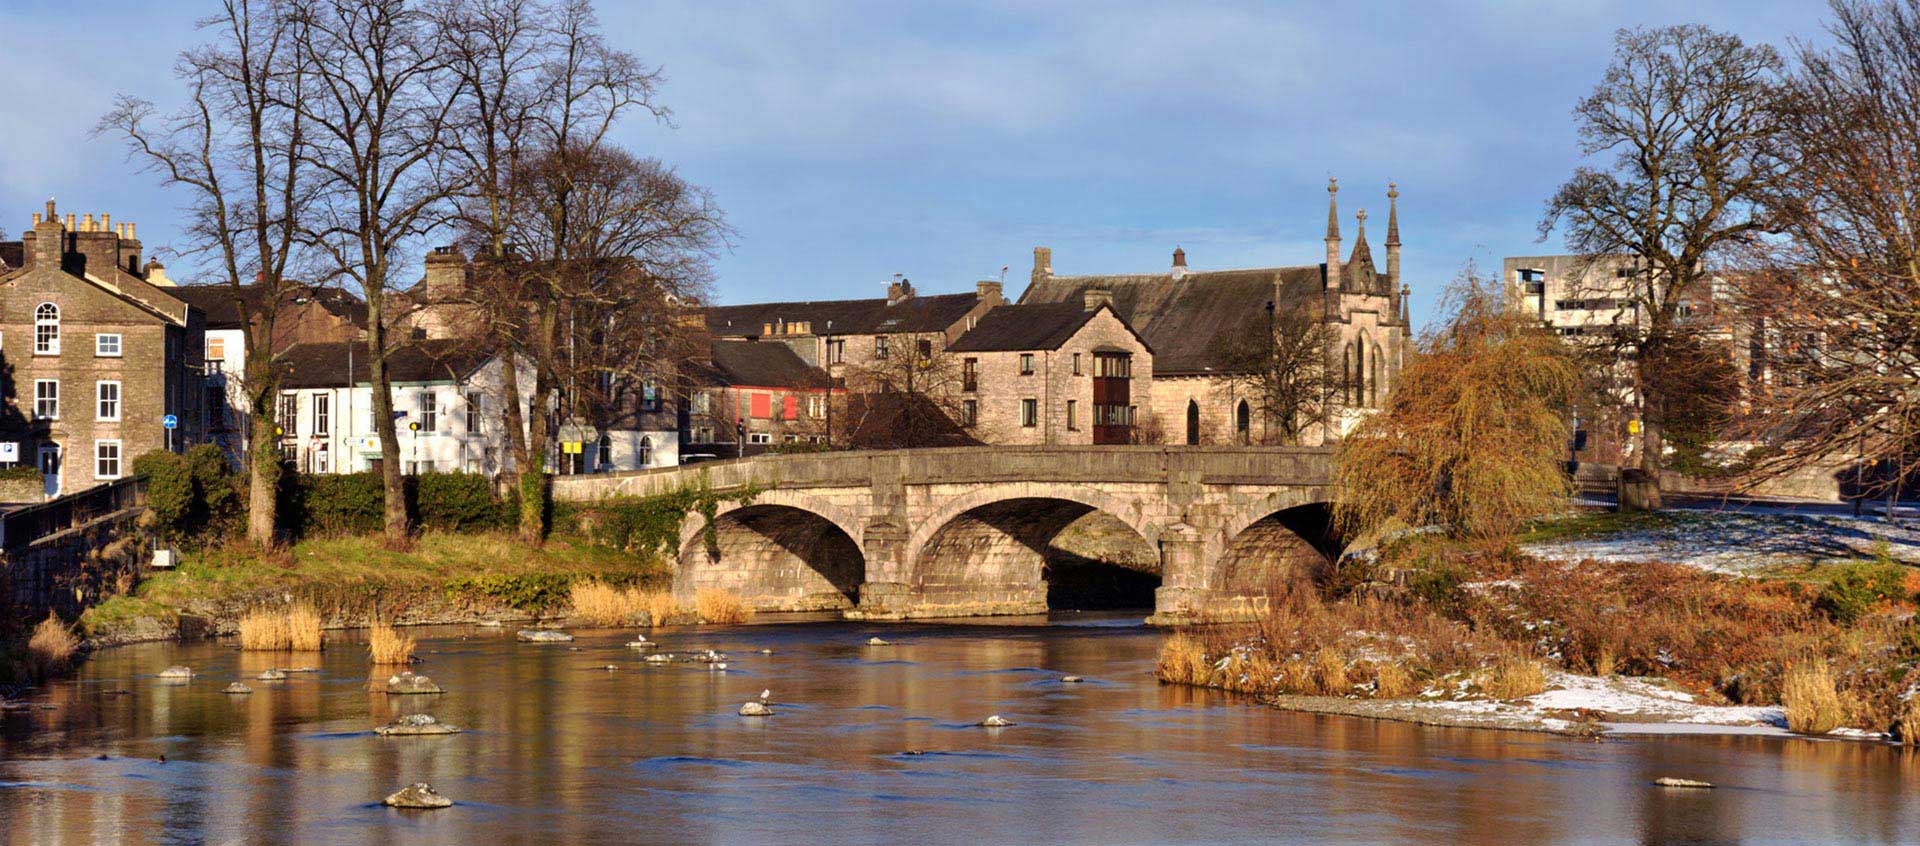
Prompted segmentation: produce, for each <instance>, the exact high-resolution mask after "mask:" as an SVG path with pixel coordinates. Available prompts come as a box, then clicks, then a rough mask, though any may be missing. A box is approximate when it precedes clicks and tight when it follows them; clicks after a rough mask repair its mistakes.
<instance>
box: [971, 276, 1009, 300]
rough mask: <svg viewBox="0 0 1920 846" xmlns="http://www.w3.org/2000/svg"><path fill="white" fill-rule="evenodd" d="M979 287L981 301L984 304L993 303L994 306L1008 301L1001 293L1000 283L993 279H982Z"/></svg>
mask: <svg viewBox="0 0 1920 846" xmlns="http://www.w3.org/2000/svg"><path fill="white" fill-rule="evenodd" d="M977 287H978V288H979V291H980V299H981V300H982V301H984V302H990V303H993V304H994V305H999V304H1000V303H1002V302H1004V301H1005V300H1006V298H1005V297H1004V296H1003V295H1002V294H1001V293H1000V291H1001V286H1000V283H999V282H996V281H994V280H992V279H982V280H980V282H979V283H978V286H977Z"/></svg>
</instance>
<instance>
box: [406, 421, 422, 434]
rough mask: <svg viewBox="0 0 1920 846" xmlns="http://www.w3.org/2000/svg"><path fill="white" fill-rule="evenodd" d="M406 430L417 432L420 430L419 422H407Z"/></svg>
mask: <svg viewBox="0 0 1920 846" xmlns="http://www.w3.org/2000/svg"><path fill="white" fill-rule="evenodd" d="M407 431H409V432H418V431H420V424H419V423H417V422H416V423H408V424H407Z"/></svg>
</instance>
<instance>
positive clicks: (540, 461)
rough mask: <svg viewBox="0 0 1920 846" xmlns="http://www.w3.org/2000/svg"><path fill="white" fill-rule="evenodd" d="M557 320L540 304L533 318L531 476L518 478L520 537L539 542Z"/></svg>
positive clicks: (543, 528) (543, 533)
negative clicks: (554, 336) (549, 376)
mask: <svg viewBox="0 0 1920 846" xmlns="http://www.w3.org/2000/svg"><path fill="white" fill-rule="evenodd" d="M557 319H558V318H557V317H556V316H555V314H554V311H553V309H552V308H550V307H548V305H547V304H546V303H544V302H543V303H541V304H540V309H539V313H538V314H537V315H536V316H535V320H534V336H533V345H534V362H533V369H534V374H533V396H532V397H531V398H530V401H529V402H528V403H527V463H526V467H527V469H528V470H529V471H531V477H530V478H529V475H528V474H526V473H523V474H522V476H521V479H520V539H521V540H523V541H526V542H527V543H539V542H541V541H542V540H543V539H545V538H546V535H547V498H548V496H549V495H550V493H551V490H550V488H549V487H548V484H547V444H548V443H549V442H550V441H551V437H550V434H551V433H550V432H548V427H547V421H548V411H549V410H548V408H547V406H549V405H551V404H552V397H553V380H552V379H550V378H548V374H550V373H552V372H553V355H554V352H553V333H554V328H555V325H556V321H557Z"/></svg>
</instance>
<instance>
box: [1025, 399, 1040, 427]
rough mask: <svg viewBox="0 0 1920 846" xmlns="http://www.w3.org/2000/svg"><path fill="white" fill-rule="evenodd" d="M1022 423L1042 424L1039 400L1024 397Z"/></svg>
mask: <svg viewBox="0 0 1920 846" xmlns="http://www.w3.org/2000/svg"><path fill="white" fill-rule="evenodd" d="M1020 425H1022V426H1028V427H1032V426H1038V425H1040V401H1039V400H1031V399H1023V400H1021V401H1020Z"/></svg>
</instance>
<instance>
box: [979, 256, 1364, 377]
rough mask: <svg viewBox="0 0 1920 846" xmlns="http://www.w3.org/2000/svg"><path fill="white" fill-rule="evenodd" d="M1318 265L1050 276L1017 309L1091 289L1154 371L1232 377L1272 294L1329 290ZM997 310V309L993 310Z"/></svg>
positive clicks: (1260, 327) (1264, 322) (1072, 299)
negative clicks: (1105, 297) (1103, 296)
mask: <svg viewBox="0 0 1920 846" xmlns="http://www.w3.org/2000/svg"><path fill="white" fill-rule="evenodd" d="M1325 277H1326V271H1325V268H1324V267H1323V266H1322V265H1318V264H1307V265H1297V266H1294V267H1263V268H1254V269H1249V270H1213V271H1190V272H1188V273H1186V274H1184V275H1181V276H1179V277H1175V276H1174V275H1172V274H1171V273H1159V274H1140V275H1115V276H1054V277H1051V278H1048V279H1043V280H1040V281H1038V282H1035V283H1033V284H1032V285H1029V286H1027V290H1026V292H1025V293H1023V294H1021V295H1020V304H1021V305H1029V304H1041V303H1073V304H1078V303H1081V302H1083V300H1084V297H1085V293H1086V291H1087V289H1089V288H1104V289H1106V290H1108V291H1110V292H1112V294H1113V310H1114V313H1115V314H1117V315H1119V317H1120V319H1121V320H1123V321H1125V322H1126V323H1127V325H1128V326H1131V327H1133V331H1134V332H1136V333H1138V334H1139V335H1140V337H1141V339H1142V340H1143V341H1144V342H1145V343H1146V345H1147V347H1148V348H1149V349H1151V350H1153V373H1154V375H1155V376H1162V375H1169V376H1171V375H1187V376H1192V375H1205V374H1209V373H1227V372H1232V370H1233V365H1232V363H1231V361H1232V359H1233V347H1234V346H1235V345H1236V344H1238V343H1241V342H1242V341H1241V339H1243V338H1249V337H1255V336H1256V335H1255V333H1258V332H1264V331H1266V329H1267V327H1268V325H1269V320H1270V318H1269V317H1268V311H1267V308H1268V306H1270V305H1271V304H1272V303H1273V300H1274V292H1275V291H1281V292H1282V293H1281V296H1282V297H1283V298H1285V299H1286V300H1287V301H1289V302H1297V301H1301V300H1305V299H1307V298H1309V297H1317V296H1319V295H1320V292H1322V291H1324V290H1326V278H1325ZM996 311H997V309H996Z"/></svg>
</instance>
